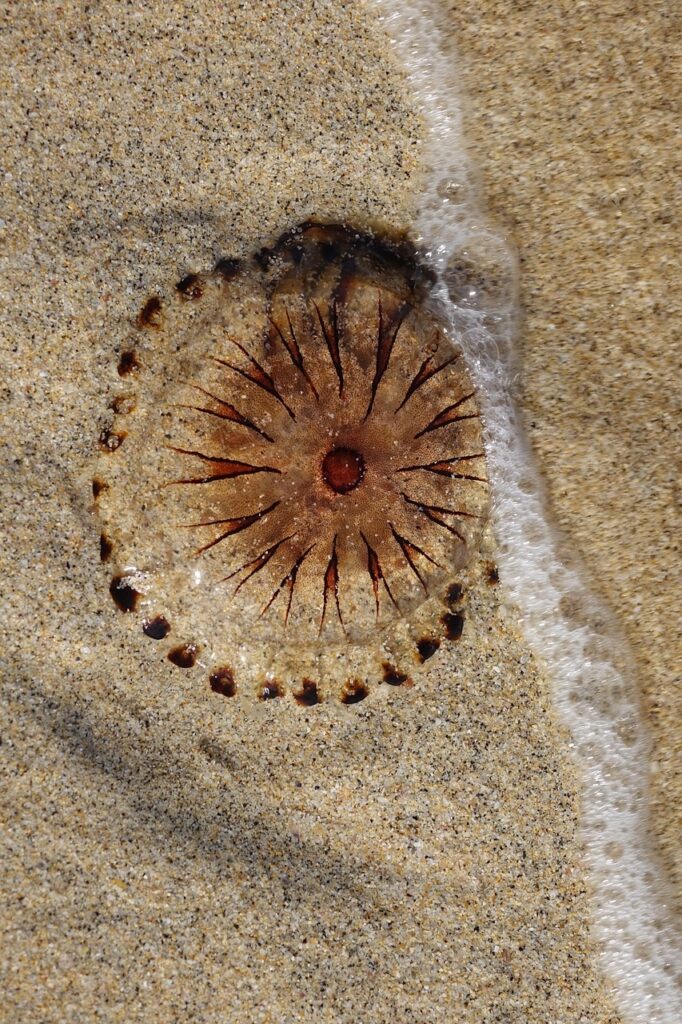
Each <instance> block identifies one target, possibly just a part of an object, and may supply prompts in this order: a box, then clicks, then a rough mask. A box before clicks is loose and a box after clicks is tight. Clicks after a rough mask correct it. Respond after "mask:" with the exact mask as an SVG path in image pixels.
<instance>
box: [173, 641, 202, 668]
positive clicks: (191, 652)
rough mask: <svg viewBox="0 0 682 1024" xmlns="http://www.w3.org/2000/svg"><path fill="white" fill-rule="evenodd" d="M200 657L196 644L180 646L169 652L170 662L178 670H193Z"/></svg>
mask: <svg viewBox="0 0 682 1024" xmlns="http://www.w3.org/2000/svg"><path fill="white" fill-rule="evenodd" d="M198 656H199V648H198V647H197V645H196V644H179V645H178V646H177V647H173V649H172V650H170V651H169V652H168V660H169V661H172V662H173V664H174V665H177V666H178V668H193V667H194V666H195V665H196V661H197V658H198Z"/></svg>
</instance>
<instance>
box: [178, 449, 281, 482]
mask: <svg viewBox="0 0 682 1024" xmlns="http://www.w3.org/2000/svg"><path fill="white" fill-rule="evenodd" d="M167 447H168V448H169V449H170V451H172V452H177V453H178V455H190V456H192V457H193V458H195V459H201V461H202V462H209V463H215V465H216V468H217V472H216V473H213V474H212V475H211V476H203V477H193V478H190V479H184V480H171V482H170V484H171V485H173V484H209V483H213V481H214V480H232V479H233V478H234V477H238V476H249V475H251V474H252V473H281V472H282V471H281V470H280V469H275V468H274V467H273V466H252V465H251V464H250V463H248V462H235V461H234V460H233V459H226V458H224V457H223V456H220V455H206V454H205V453H204V452H195V451H191V450H190V449H187V448H175V447H174V446H173V445H167ZM218 467H220V468H218Z"/></svg>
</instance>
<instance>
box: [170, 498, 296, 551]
mask: <svg viewBox="0 0 682 1024" xmlns="http://www.w3.org/2000/svg"><path fill="white" fill-rule="evenodd" d="M279 504H280V503H279V501H274V502H273V503H272V505H270V506H269V507H268V508H264V509H261V510H260V512H254V513H252V515H250V516H240V517H239V518H237V519H211V520H209V521H207V522H203V523H188V524H187V527H186V528H187V529H189V530H195V529H198V528H199V527H201V526H224V527H225V529H224V530H223V532H222V533H221V534H220V536H219V537H216V538H215V539H214V540H211V541H209V542H208V544H204V545H203V547H200V548H197V550H196V551H195V552H194V554H195V555H201V554H203V553H204V552H205V551H208V550H209V549H210V548H213V547H215V545H216V544H220V542H221V541H223V540H225V539H226V538H227V537H233V536H234V535H235V533H241V532H242V530H248V528H249V527H250V526H253V525H254V523H258V522H260V520H261V519H263V518H264V516H267V515H268V514H269V513H270V512H272V510H273V509H274V508H277V506H278V505H279Z"/></svg>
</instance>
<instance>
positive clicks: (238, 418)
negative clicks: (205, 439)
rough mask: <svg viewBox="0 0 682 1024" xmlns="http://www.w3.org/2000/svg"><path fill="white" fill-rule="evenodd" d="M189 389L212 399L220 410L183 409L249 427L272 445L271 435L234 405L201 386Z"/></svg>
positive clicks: (195, 385)
mask: <svg viewBox="0 0 682 1024" xmlns="http://www.w3.org/2000/svg"><path fill="white" fill-rule="evenodd" d="M189 387H191V388H193V390H194V391H198V392H199V393H200V394H202V395H206V397H207V398H210V399H211V401H213V402H215V403H216V404H217V405H219V406H220V409H205V408H203V407H200V406H197V405H182V406H181V408H182V409H194V410H195V411H196V412H205V413H208V414H209V415H210V416H217V417H218V419H221V420H230V421H231V422H232V423H238V424H240V426H242V427H248V429H249V430H253V431H255V432H256V433H257V434H260V436H261V437H263V438H265V440H266V441H269V442H270V443H271V444H272V443H273V438H272V437H270V435H269V434H266V432H265V431H264V430H262V429H261V428H260V427H259V426H257V425H256V424H255V423H254V422H253V421H252V420H250V419H247V417H246V416H243V415H242V414H241V413H240V412H239V410H238V409H235V407H234V406H233V405H230V403H229V402H226V401H225V399H224V398H218V396H217V395H213V394H211V392H210V391H207V390H206V388H202V387H200V386H199V384H190V385H189Z"/></svg>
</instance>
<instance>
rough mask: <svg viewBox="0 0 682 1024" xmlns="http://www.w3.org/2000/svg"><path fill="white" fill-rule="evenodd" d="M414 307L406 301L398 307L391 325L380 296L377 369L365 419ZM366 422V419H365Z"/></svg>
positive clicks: (371, 407)
mask: <svg viewBox="0 0 682 1024" xmlns="http://www.w3.org/2000/svg"><path fill="white" fill-rule="evenodd" d="M411 309H412V306H411V305H410V303H409V302H404V303H403V304H402V305H401V306H399V307H398V309H397V311H396V313H395V314H394V315H393V316H392V317H391V321H390V324H389V325H385V324H384V314H383V309H382V306H381V296H379V329H378V332H377V362H376V370H375V372H374V380H373V381H372V394H371V397H370V400H369V405H368V406H367V412H366V413H365V416H364V419H365V420H366V419H367V417H368V416H369V414H370V413H371V411H372V409H373V407H374V400H375V398H376V396H377V391H378V390H379V384H380V383H381V378H382V377H383V375H384V373H385V372H386V370H387V369H388V364H389V360H390V358H391V352H392V351H393V346H394V344H395V340H396V338H397V337H398V331H399V330H400V328H401V327H402V325H403V323H404V321H405V317H406V316H407V314H408V313H409V312H410V310H411ZM363 422H364V420H363Z"/></svg>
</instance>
